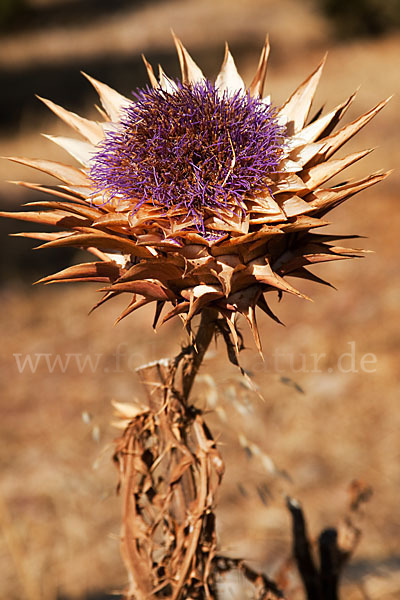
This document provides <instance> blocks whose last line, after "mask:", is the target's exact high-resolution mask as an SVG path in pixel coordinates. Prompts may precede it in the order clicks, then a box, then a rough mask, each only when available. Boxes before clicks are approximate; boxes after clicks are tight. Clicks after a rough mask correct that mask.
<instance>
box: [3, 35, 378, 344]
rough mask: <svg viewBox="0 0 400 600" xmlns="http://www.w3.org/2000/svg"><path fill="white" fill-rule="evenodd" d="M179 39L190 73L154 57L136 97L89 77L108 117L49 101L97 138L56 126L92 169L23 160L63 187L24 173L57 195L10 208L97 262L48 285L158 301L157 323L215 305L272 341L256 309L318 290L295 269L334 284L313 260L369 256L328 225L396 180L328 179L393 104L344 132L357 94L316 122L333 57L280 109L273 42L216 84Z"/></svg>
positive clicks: (228, 63) (227, 65) (352, 158)
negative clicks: (88, 286)
mask: <svg viewBox="0 0 400 600" xmlns="http://www.w3.org/2000/svg"><path fill="white" fill-rule="evenodd" d="M175 43H176V47H177V52H178V57H179V61H180V66H181V71H182V78H181V81H180V82H177V81H173V80H171V79H170V78H168V77H167V75H166V74H165V73H164V71H163V70H162V68H161V67H160V70H159V77H158V78H156V76H155V74H154V71H153V69H152V67H151V65H150V64H149V63H148V62H147V60H146V59H144V62H145V66H146V68H147V72H148V75H149V79H150V86H149V87H147V88H145V89H142V90H138V92H137V93H136V94H134V96H133V98H132V99H128V98H126V97H124V96H122V95H120V94H119V93H118V92H116V91H115V90H113V89H111V88H110V87H108V86H107V85H105V84H103V83H100V82H99V81H96V80H95V79H93V78H91V77H88V79H89V81H90V82H91V83H92V84H93V86H94V88H95V89H96V91H97V92H98V94H99V96H100V100H101V104H102V107H103V108H102V110H101V121H92V120H88V119H85V118H83V117H81V116H78V115H77V114H75V113H72V112H70V111H67V110H65V109H64V108H62V107H60V106H58V105H56V104H54V103H53V102H51V101H49V100H43V101H44V103H45V104H46V105H47V106H48V107H49V108H50V109H51V110H52V111H53V112H54V113H55V114H56V115H57V116H58V117H59V118H61V119H62V120H63V121H65V122H66V123H67V124H68V125H70V126H71V127H72V128H73V129H74V130H75V131H76V132H78V133H79V134H80V136H81V138H83V139H81V140H78V139H75V138H66V137H58V136H57V137H55V136H48V137H49V138H50V139H51V140H52V141H54V142H55V143H57V144H58V145H60V146H61V147H63V148H64V149H65V150H66V151H67V152H68V153H69V154H70V155H72V156H73V157H74V159H76V160H77V161H78V162H79V163H80V166H79V167H76V166H71V165H66V164H61V163H58V162H54V161H50V160H39V159H25V158H12V159H11V160H14V161H16V162H19V163H22V164H24V165H27V166H30V167H33V168H35V169H38V170H41V171H44V172H46V173H49V174H51V175H53V176H54V177H56V178H57V179H58V180H59V181H61V185H57V186H52V187H50V186H40V185H36V184H30V183H26V182H18V183H19V185H23V186H25V187H28V188H32V189H36V190H40V191H43V192H47V193H49V194H51V195H53V196H55V199H54V200H52V201H40V202H34V203H30V205H29V206H30V210H29V211H26V212H17V213H2V215H3V216H11V217H13V218H16V219H21V220H26V221H32V222H37V223H44V224H46V225H48V224H50V225H55V226H57V227H58V229H59V231H58V232H56V233H21V234H17V235H22V236H25V237H33V238H37V239H39V240H42V241H43V242H44V243H43V244H42V245H41V246H40V247H41V248H45V247H59V246H75V247H78V248H84V249H87V250H88V251H89V252H91V253H92V254H93V255H95V256H96V258H97V260H96V261H95V262H87V263H82V264H78V265H74V266H71V267H68V268H66V269H64V270H63V271H60V272H58V273H55V274H54V275H49V276H48V277H45V278H44V279H42V280H41V282H43V283H55V282H62V281H68V282H70V281H95V282H97V283H100V284H102V288H101V291H102V292H103V297H102V298H101V300H100V301H99V302H98V303H97V304H96V307H97V306H99V305H101V304H102V303H104V302H105V301H107V300H109V299H111V298H113V297H114V296H116V295H119V294H122V293H128V294H130V303H129V305H128V307H127V308H126V310H124V312H123V313H122V314H121V315H120V317H119V319H118V320H120V319H121V318H123V317H126V316H127V315H129V314H131V313H133V312H134V311H135V310H137V309H138V308H140V307H141V306H144V305H146V304H148V303H151V302H154V303H155V306H156V312H155V319H154V322H153V325H155V324H156V323H157V322H158V321H159V320H160V319H161V315H162V322H165V321H167V320H169V319H171V318H172V317H174V316H176V315H181V317H182V318H183V320H184V321H185V323H187V324H188V323H189V322H190V321H191V319H192V318H193V317H194V316H195V315H196V314H198V313H200V312H201V311H202V310H204V309H205V308H207V307H213V308H214V309H216V310H217V311H218V313H219V314H220V316H221V317H222V318H223V319H224V320H225V321H226V324H227V326H228V327H229V329H228V330H229V331H230V332H231V334H232V336H233V338H234V340H235V342H236V343H237V316H238V314H242V315H244V316H245V318H246V319H247V321H248V322H249V324H250V327H251V329H252V331H253V334H254V337H255V340H256V343H257V346H258V347H259V349H261V343H260V339H259V335H258V330H257V324H256V308H259V309H261V311H263V312H264V313H266V314H267V315H269V316H270V317H272V318H274V319H275V320H278V318H277V317H276V316H275V315H274V314H273V313H272V311H271V310H270V308H269V306H268V303H267V300H266V294H267V293H268V292H271V291H277V292H278V293H280V294H281V293H282V292H286V293H289V294H295V295H297V296H299V297H304V295H303V294H302V293H301V292H300V291H298V290H297V289H296V288H294V287H293V286H292V285H291V284H290V283H289V282H288V281H287V280H286V276H293V277H298V278H303V279H308V280H311V281H315V282H320V283H326V282H325V281H323V280H322V279H320V278H319V277H317V276H316V275H314V274H313V273H311V272H310V271H309V270H308V269H307V267H308V266H312V265H313V264H316V263H319V262H324V261H332V260H341V259H345V258H350V257H353V256H362V251H361V250H353V249H349V248H344V247H342V246H341V245H338V243H339V242H340V240H342V239H343V238H347V237H357V236H334V235H327V234H325V235H324V234H323V233H320V231H319V228H320V227H322V226H324V225H326V224H327V221H326V220H325V215H326V214H327V213H328V212H329V211H330V210H331V209H333V208H335V207H336V206H338V205H339V204H341V203H342V202H344V201H345V200H347V199H348V198H350V197H351V196H353V195H354V194H356V193H357V192H359V191H361V190H363V189H365V188H367V187H370V186H371V185H374V184H375V183H378V182H379V181H381V180H382V179H384V178H385V177H386V175H387V173H378V174H373V175H370V176H367V177H365V178H364V179H361V180H359V181H354V182H351V183H348V182H346V183H343V184H339V185H334V186H332V187H329V184H327V182H328V181H329V180H330V179H331V178H332V177H334V176H335V175H338V174H339V173H340V172H341V171H342V170H343V169H345V168H346V167H348V166H350V165H351V164H353V163H354V162H356V161H357V160H359V159H361V158H363V157H364V156H366V155H367V154H368V153H369V152H370V150H364V151H361V152H356V153H352V154H350V155H348V156H345V157H344V158H339V159H332V156H333V155H334V154H335V153H336V151H337V150H339V149H340V148H341V147H342V146H343V144H345V142H347V141H348V140H349V139H350V138H351V137H352V136H354V135H355V134H356V133H357V132H358V131H359V130H360V129H361V128H362V127H363V126H364V125H366V124H367V123H368V122H369V121H370V120H371V119H372V118H373V117H374V116H375V115H376V114H377V113H378V112H379V111H380V110H381V109H382V108H383V106H385V104H386V102H387V100H386V101H384V102H381V103H380V104H378V105H377V106H376V107H375V108H373V109H372V110H370V111H369V112H367V113H366V114H363V115H362V116H360V117H359V118H358V119H356V120H355V121H353V122H351V123H348V124H346V125H345V126H343V127H341V128H338V124H339V122H340V120H341V119H342V117H343V115H344V114H345V112H346V111H347V109H348V107H349V106H350V104H351V103H352V101H353V99H354V94H353V95H352V96H350V98H348V99H347V100H346V101H344V102H343V103H342V104H340V105H339V106H337V107H336V108H334V109H333V110H331V111H330V112H328V113H327V114H322V113H321V112H319V113H317V116H316V117H315V118H313V119H311V120H308V119H309V113H310V108H311V104H312V100H313V96H314V94H315V91H316V88H317V84H318V81H319V78H320V76H321V72H322V68H323V65H324V60H323V61H322V62H321V64H320V65H319V66H318V67H317V68H316V70H315V71H314V72H313V73H312V74H311V75H310V76H309V77H308V78H307V79H306V80H305V81H304V82H303V83H302V84H301V85H300V86H299V87H298V88H297V89H296V90H295V91H294V93H293V94H292V95H291V96H290V98H289V99H288V100H287V102H285V104H283V105H282V106H280V107H274V106H273V105H271V102H270V100H269V97H267V98H264V97H263V89H264V80H265V75H266V68H267V59H268V54H269V44H268V40H267V41H266V43H265V45H264V47H263V49H262V52H261V57H260V60H259V64H258V67H257V70H256V73H255V76H254V78H253V80H252V82H251V84H250V86H249V87H248V88H246V86H245V84H244V82H243V80H242V78H241V77H240V75H239V73H238V71H237V69H236V66H235V63H234V60H233V58H232V55H231V54H230V52H229V49H228V46H226V52H225V58H224V61H223V64H222V67H221V70H220V72H219V74H218V76H217V78H216V81H215V82H214V83H212V82H210V81H208V80H206V78H205V77H204V75H203V73H202V71H201V70H200V68H199V67H198V66H197V65H196V64H195V62H194V61H193V59H192V58H191V57H190V55H189V54H188V52H187V50H186V49H185V48H184V46H183V45H182V43H181V42H180V41H179V40H178V39H177V38H175ZM32 206H34V207H35V209H34V210H32V209H31V207H32ZM165 306H166V308H165V310H164V311H163V308H164V307H165Z"/></svg>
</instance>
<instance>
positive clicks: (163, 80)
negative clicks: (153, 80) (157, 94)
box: [158, 65, 177, 94]
mask: <svg viewBox="0 0 400 600" xmlns="http://www.w3.org/2000/svg"><path fill="white" fill-rule="evenodd" d="M158 78H159V80H160V87H161V89H162V90H163V91H164V92H167V93H168V94H174V93H175V92H176V90H177V87H176V84H175V83H174V82H173V81H172V79H170V78H169V77H168V76H167V75H166V74H165V72H164V69H163V68H162V66H161V65H158Z"/></svg>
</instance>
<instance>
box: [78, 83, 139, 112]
mask: <svg viewBox="0 0 400 600" xmlns="http://www.w3.org/2000/svg"><path fill="white" fill-rule="evenodd" d="M82 75H83V76H84V77H86V79H87V80H88V81H90V83H91V84H92V86H93V87H94V89H95V90H96V92H97V93H98V95H99V97H100V101H101V103H102V105H103V108H104V110H105V111H106V113H107V114H108V116H109V117H110V119H111V121H114V122H116V121H119V119H120V116H121V110H122V109H123V108H124V107H125V106H127V105H129V104H131V103H132V100H129V99H128V98H126V97H125V96H122V94H120V93H119V92H117V91H116V90H114V89H113V88H111V87H110V86H108V85H106V84H105V83H102V82H101V81H97V79H94V77H90V75H87V74H86V73H84V72H83V71H82Z"/></svg>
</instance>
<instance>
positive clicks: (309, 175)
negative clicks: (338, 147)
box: [301, 149, 373, 190]
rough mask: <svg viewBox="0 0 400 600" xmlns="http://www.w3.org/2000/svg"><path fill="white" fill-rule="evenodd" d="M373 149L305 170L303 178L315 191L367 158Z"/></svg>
mask: <svg viewBox="0 0 400 600" xmlns="http://www.w3.org/2000/svg"><path fill="white" fill-rule="evenodd" d="M372 150H373V149H369V150H364V151H363V152H354V153H353V154H349V155H348V156H346V157H345V158H341V159H339V160H331V161H328V162H323V163H321V164H319V165H316V166H315V167H311V168H310V169H305V170H304V171H303V172H302V174H301V175H302V177H303V179H304V181H305V183H306V184H307V187H308V188H309V189H310V190H315V189H316V188H317V187H319V186H320V185H321V184H323V183H325V181H328V180H329V179H330V178H331V177H334V176H335V175H337V174H338V173H341V172H342V171H343V170H344V169H345V168H346V167H348V166H350V165H352V164H353V163H355V162H357V161H358V160H360V159H361V158H364V156H367V155H368V154H370V153H371V152H372Z"/></svg>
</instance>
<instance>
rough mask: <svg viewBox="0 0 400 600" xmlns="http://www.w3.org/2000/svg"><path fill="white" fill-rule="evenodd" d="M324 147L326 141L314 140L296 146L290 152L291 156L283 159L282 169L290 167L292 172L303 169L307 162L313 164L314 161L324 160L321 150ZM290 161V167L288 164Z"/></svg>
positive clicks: (289, 169)
mask: <svg viewBox="0 0 400 600" xmlns="http://www.w3.org/2000/svg"><path fill="white" fill-rule="evenodd" d="M323 147H324V142H314V143H312V144H305V145H304V146H299V147H298V148H294V150H292V151H291V152H290V153H289V157H288V159H286V160H283V161H282V166H281V167H280V168H282V170H285V169H288V171H290V172H298V171H301V170H302V168H303V167H304V166H305V165H307V164H313V161H315V162H320V160H323V158H322V155H321V151H322V149H323ZM288 163H290V167H289V166H288Z"/></svg>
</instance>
